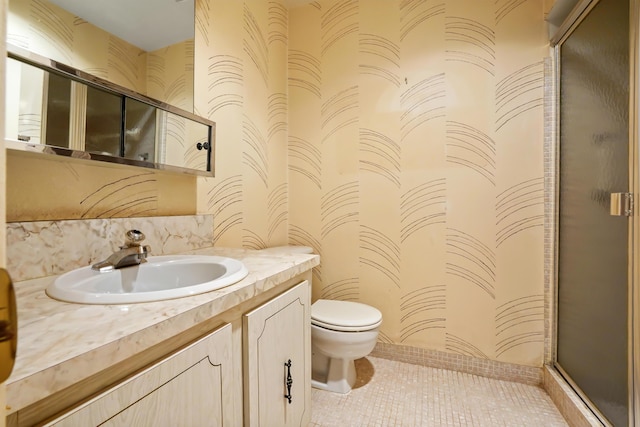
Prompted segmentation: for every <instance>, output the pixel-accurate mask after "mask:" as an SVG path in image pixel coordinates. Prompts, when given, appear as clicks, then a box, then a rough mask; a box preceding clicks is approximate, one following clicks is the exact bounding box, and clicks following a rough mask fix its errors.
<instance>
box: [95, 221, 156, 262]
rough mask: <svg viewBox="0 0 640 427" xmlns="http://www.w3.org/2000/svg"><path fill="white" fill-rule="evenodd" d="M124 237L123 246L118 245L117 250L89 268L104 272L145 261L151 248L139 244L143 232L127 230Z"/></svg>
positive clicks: (142, 238) (142, 237)
mask: <svg viewBox="0 0 640 427" xmlns="http://www.w3.org/2000/svg"><path fill="white" fill-rule="evenodd" d="M125 237H126V241H125V243H124V245H123V246H120V250H119V251H117V252H115V253H113V254H111V256H110V257H109V258H107V259H106V260H104V261H101V262H98V263H96V264H93V265H92V266H91V268H92V269H93V270H97V271H100V272H105V271H112V270H115V269H117V268H122V267H129V266H131V265H138V264H140V263H141V262H145V261H146V259H147V255H148V254H149V252H151V248H150V247H149V246H146V245H145V246H142V245H141V244H140V242H142V241H143V240H144V234H142V232H141V231H138V230H129V231H127V232H126V233H125Z"/></svg>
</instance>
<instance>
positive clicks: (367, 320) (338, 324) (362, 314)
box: [311, 299, 382, 332]
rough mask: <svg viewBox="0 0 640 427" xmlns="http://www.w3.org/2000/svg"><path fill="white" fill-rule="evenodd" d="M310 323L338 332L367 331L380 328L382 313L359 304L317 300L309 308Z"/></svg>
mask: <svg viewBox="0 0 640 427" xmlns="http://www.w3.org/2000/svg"><path fill="white" fill-rule="evenodd" d="M311 323H312V324H313V325H316V326H319V327H322V328H326V329H330V330H333V331H340V332H360V331H368V330H371V329H375V328H377V327H378V326H380V324H381V323H382V313H381V312H380V310H378V309H377V308H374V307H371V306H369V305H366V304H361V303H359V302H352V301H337V300H325V299H319V300H317V301H316V302H314V303H313V305H312V306H311Z"/></svg>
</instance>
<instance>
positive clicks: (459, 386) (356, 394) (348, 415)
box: [310, 357, 567, 427]
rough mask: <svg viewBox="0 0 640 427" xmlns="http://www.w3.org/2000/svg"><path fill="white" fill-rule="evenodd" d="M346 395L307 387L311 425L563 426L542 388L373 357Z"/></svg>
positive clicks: (362, 366) (360, 367)
mask: <svg viewBox="0 0 640 427" xmlns="http://www.w3.org/2000/svg"><path fill="white" fill-rule="evenodd" d="M356 369H357V371H358V383H357V384H356V386H355V387H354V389H353V390H351V392H350V393H348V394H346V395H340V394H335V393H329V392H326V391H322V390H317V389H313V391H312V394H311V401H312V411H311V414H312V415H311V424H310V426H311V427H390V426H402V427H404V426H417V427H423V426H424V427H427V426H492V427H493V426H518V427H521V426H532V427H533V426H535V427H538V426H545V427H550V426H566V425H567V424H566V422H565V421H564V419H563V418H562V415H560V413H559V412H558V410H557V409H556V407H555V406H554V405H553V403H552V402H551V399H550V398H549V396H547V394H546V393H545V392H544V390H542V388H539V387H535V386H530V385H524V384H518V383H511V382H506V381H499V380H493V379H488V378H483V377H478V376H475V375H470V374H464V373H459V372H454V371H446V370H443V369H434V368H428V367H424V366H418V365H411V364H408V363H402V362H396V361H391V360H386V359H379V358H375V357H367V358H365V359H360V360H358V361H356Z"/></svg>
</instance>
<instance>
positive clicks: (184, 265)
mask: <svg viewBox="0 0 640 427" xmlns="http://www.w3.org/2000/svg"><path fill="white" fill-rule="evenodd" d="M247 273H248V271H247V268H246V267H245V266H244V264H243V263H242V262H240V261H238V260H235V259H233V258H226V257H219V256H201V255H169V256H153V257H149V258H147V262H145V263H142V264H140V265H136V266H132V267H125V268H120V269H117V270H113V271H109V272H102V273H101V272H98V271H95V270H92V269H91V267H83V268H79V269H77V270H73V271H70V272H68V273H65V274H63V275H62V276H60V277H58V278H57V279H56V280H55V281H54V282H53V283H51V284H50V285H49V286H48V287H47V291H46V292H47V295H49V296H50V297H51V298H55V299H59V300H62V301H67V302H76V303H81V304H128V303H134V302H148V301H159V300H166V299H172V298H180V297H186V296H190V295H196V294H201V293H204V292H209V291H213V290H215V289H220V288H222V287H225V286H229V285H231V284H233V283H236V282H238V281H240V280H242V279H243V278H244V277H245V276H246V275H247Z"/></svg>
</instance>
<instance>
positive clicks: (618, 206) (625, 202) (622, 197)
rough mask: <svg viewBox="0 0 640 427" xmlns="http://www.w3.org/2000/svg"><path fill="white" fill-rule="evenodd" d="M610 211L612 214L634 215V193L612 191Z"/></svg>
mask: <svg viewBox="0 0 640 427" xmlns="http://www.w3.org/2000/svg"><path fill="white" fill-rule="evenodd" d="M609 213H610V214H611V215H612V216H632V215H633V194H631V193H611V205H610V208H609Z"/></svg>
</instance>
